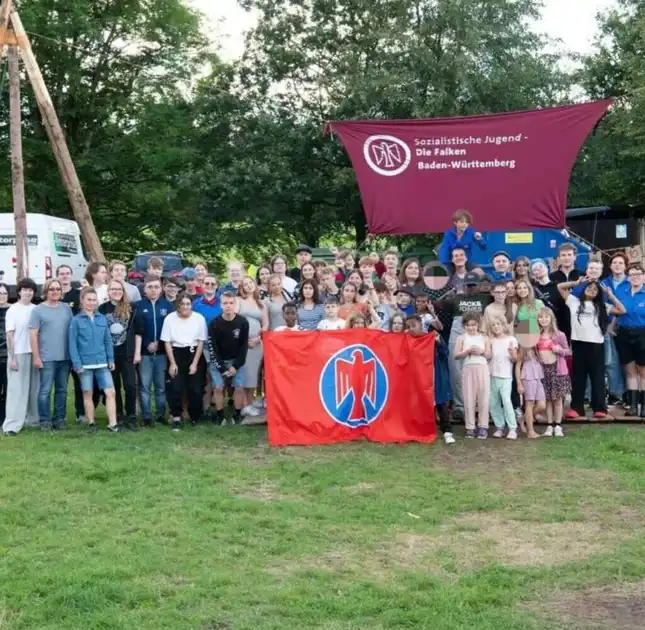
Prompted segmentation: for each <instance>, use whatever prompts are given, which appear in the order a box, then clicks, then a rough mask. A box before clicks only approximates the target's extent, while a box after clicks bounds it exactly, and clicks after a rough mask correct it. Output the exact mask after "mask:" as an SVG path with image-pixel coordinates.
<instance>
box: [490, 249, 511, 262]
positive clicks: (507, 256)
mask: <svg viewBox="0 0 645 630" xmlns="http://www.w3.org/2000/svg"><path fill="white" fill-rule="evenodd" d="M497 256H505V257H506V258H507V260H508V262H511V257H510V256H509V254H508V252H505V251H504V250H503V249H500V250H499V251H498V252H495V253H494V254H493V257H492V258H491V260H495V258H497Z"/></svg>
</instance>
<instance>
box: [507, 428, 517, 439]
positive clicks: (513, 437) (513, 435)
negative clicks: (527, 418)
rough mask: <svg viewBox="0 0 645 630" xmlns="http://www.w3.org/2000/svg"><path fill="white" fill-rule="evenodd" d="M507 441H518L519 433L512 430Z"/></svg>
mask: <svg viewBox="0 0 645 630" xmlns="http://www.w3.org/2000/svg"><path fill="white" fill-rule="evenodd" d="M506 439H507V440H517V431H513V429H511V430H510V431H509V432H508V433H507V435H506Z"/></svg>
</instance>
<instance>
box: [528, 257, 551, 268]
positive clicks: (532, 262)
mask: <svg viewBox="0 0 645 630" xmlns="http://www.w3.org/2000/svg"><path fill="white" fill-rule="evenodd" d="M540 263H542V264H543V265H544V266H545V267H546V268H547V269H548V268H549V265H547V264H546V260H544V258H534V259H533V260H532V261H531V268H533V265H538V264H540Z"/></svg>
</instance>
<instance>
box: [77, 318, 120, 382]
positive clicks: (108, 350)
mask: <svg viewBox="0 0 645 630" xmlns="http://www.w3.org/2000/svg"><path fill="white" fill-rule="evenodd" d="M68 344H69V358H70V360H71V361H72V367H73V368H74V369H75V370H80V369H81V368H82V367H83V366H90V365H106V364H109V363H114V346H113V345H112V335H111V334H110V327H109V326H108V321H107V318H106V317H105V315H102V314H101V313H98V312H97V313H94V317H93V318H92V317H90V316H89V315H88V314H87V313H86V312H85V311H81V312H80V313H79V314H78V315H76V316H75V317H74V318H72V321H71V322H70V324H69V340H68Z"/></svg>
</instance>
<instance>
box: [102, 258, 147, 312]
mask: <svg viewBox="0 0 645 630" xmlns="http://www.w3.org/2000/svg"><path fill="white" fill-rule="evenodd" d="M127 273H128V268H127V266H126V264H125V263H124V262H123V261H121V260H113V261H112V262H111V263H110V277H111V279H112V280H116V281H117V282H120V283H121V284H123V286H124V287H125V292H126V294H127V296H128V300H129V301H130V303H131V304H134V303H135V302H138V301H139V300H140V299H141V293H140V292H139V289H138V287H135V286H134V285H133V284H130V283H129V282H128V281H127ZM109 299H111V298H110V290H109V288H108V300H109Z"/></svg>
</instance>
